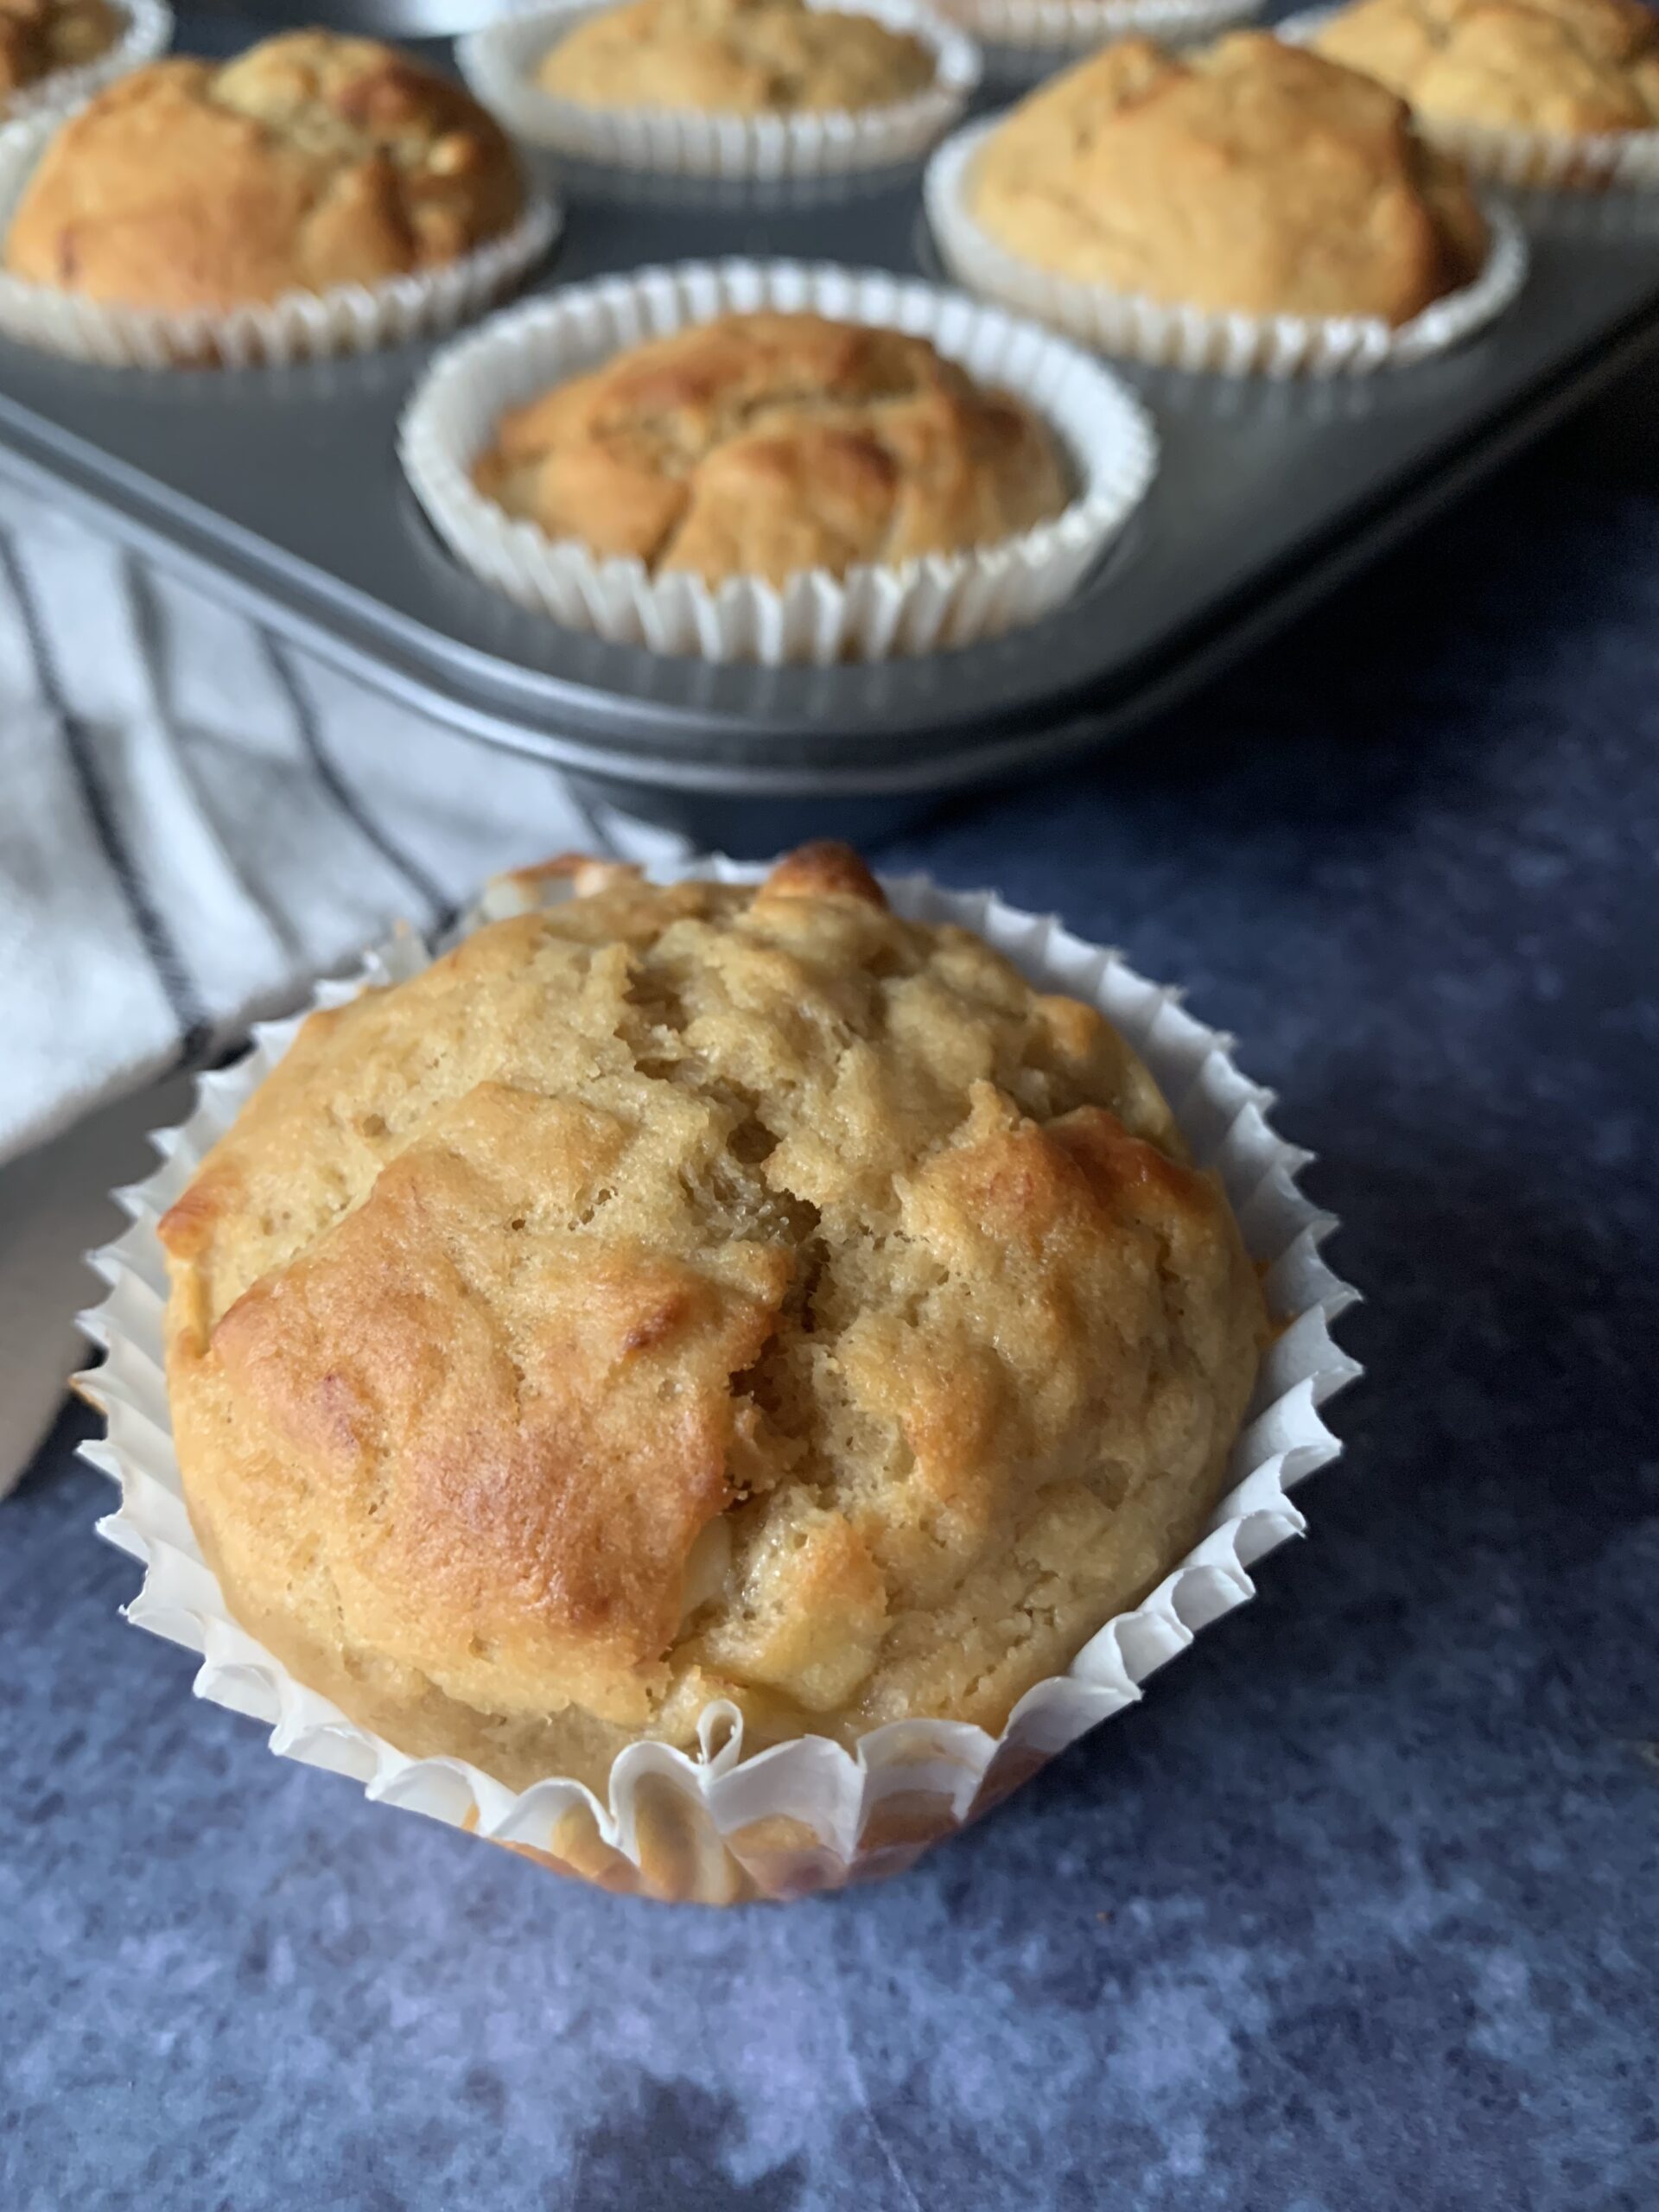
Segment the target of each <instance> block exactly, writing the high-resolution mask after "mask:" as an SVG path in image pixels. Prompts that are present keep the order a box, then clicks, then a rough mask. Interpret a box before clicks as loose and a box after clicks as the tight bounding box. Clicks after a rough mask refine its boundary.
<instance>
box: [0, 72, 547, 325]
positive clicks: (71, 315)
mask: <svg viewBox="0 0 1659 2212" xmlns="http://www.w3.org/2000/svg"><path fill="white" fill-rule="evenodd" d="M70 112H71V111H70V110H67V109H62V110H54V111H50V112H48V113H44V114H41V115H34V116H30V117H29V118H26V119H25V120H23V121H22V122H19V123H11V124H7V125H6V126H5V128H4V129H3V130H0V238H3V237H4V236H5V235H6V233H7V232H9V231H10V228H11V221H12V217H13V216H14V214H15V213H16V210H17V205H18V202H19V200H21V198H22V194H23V190H24V188H25V187H26V186H27V184H28V182H29V177H30V176H31V175H33V173H34V170H35V164H36V163H37V162H39V160H40V158H41V155H42V154H43V153H44V152H45V151H46V148H47V144H48V141H49V140H50V139H51V137H52V136H53V134H54V131H56V130H59V129H60V127H61V126H62V124H64V123H65V122H66V121H67V119H68V116H69V114H70ZM561 220H562V217H561V213H560V210H559V208H558V207H557V205H556V202H555V201H554V200H552V198H551V197H550V195H549V194H547V193H545V192H544V191H542V190H540V189H539V188H537V187H535V186H533V185H532V184H531V183H530V182H529V181H528V180H526V185H525V201H524V213H522V214H521V215H520V216H519V218H518V221H517V222H516V223H514V224H513V226H512V228H511V229H510V230H507V231H504V232H502V233H501V235H500V237H499V238H491V239H490V240H488V241H487V242H486V244H485V245H480V246H478V247H475V248H474V251H472V252H470V253H465V254H462V255H461V256H460V257H458V258H457V259H455V260H454V261H452V262H449V263H447V264H445V265H444V266H443V267H442V268H441V269H433V270H427V271H426V272H424V273H423V274H422V275H420V276H410V277H389V278H387V280H386V281H385V283H380V284H341V285H339V286H336V287H335V288H334V289H332V290H330V291H327V292H289V293H286V294H284V296H283V297H282V298H281V299H278V300H272V301H270V302H267V303H265V304H264V305H260V306H249V307H238V308H232V309H231V310H230V311H229V312H228V313H223V312H219V311H216V310H214V309H211V308H193V309H191V310H190V311H188V313H177V314H175V313H170V312H167V311H164V310H162V309H158V308H136V307H121V306H116V305H113V304H106V303H104V302H99V301H95V300H88V299H83V298H81V297H79V296H78V295H76V294H75V293H73V292H60V291H56V290H54V289H52V287H51V286H49V285H46V284H33V283H25V281H24V280H23V279H22V277H15V276H13V275H12V274H11V273H10V270H3V269H0V333H3V334H4V335H5V336H6V337H8V338H15V339H17V340H21V341H22V343H23V344H24V345H26V346H40V347H41V348H43V349H44V350H45V351H46V352H48V353H62V354H66V355H67V356H68V357H69V358H70V359H72V360H77V361H95V362H98V363H99V364H100V365H102V366H104V367H105V368H143V369H161V368H168V367H175V366H177V367H189V366H193V365H195V366H200V365H208V364H216V365H219V366H220V367H223V368H247V367H250V366H252V365H257V364H263V365H270V366H273V367H277V366H281V365H283V364H284V363H287V362H290V361H302V360H316V359H321V358H323V357H324V356H327V355H334V354H340V353H372V352H374V351H376V350H377V349H378V348H379V347H380V346H400V345H404V344H405V343H406V342H407V341H409V340H411V339H416V338H433V337H437V336H441V335H442V334H444V333H445V332H447V331H450V330H454V328H455V327H457V326H458V325H459V324H461V323H462V322H466V321H470V320H471V318H472V317H473V316H474V315H480V314H481V313H482V312H483V310H484V309H485V308H487V307H489V306H491V305H493V302H495V301H497V300H499V298H500V297H501V296H502V295H503V293H505V292H506V291H508V290H510V289H512V286H513V284H514V283H517V281H518V278H519V277H522V276H523V275H524V272H525V271H526V270H528V269H530V268H531V267H532V266H533V265H534V264H536V263H537V261H539V260H540V259H541V258H542V257H543V254H545V253H546V251H548V249H549V247H550V245H552V244H553V241H554V239H555V238H556V237H557V236H558V234H559V226H560V222H561Z"/></svg>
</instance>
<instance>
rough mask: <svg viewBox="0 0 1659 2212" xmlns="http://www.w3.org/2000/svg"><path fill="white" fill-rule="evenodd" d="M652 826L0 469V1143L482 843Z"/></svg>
mask: <svg viewBox="0 0 1659 2212" xmlns="http://www.w3.org/2000/svg"><path fill="white" fill-rule="evenodd" d="M673 842H674V841H673V840H672V839H671V838H668V837H666V836H664V833H661V832H657V831H652V830H649V829H645V828H643V827H642V826H641V825H639V824H638V823H631V822H629V821H627V820H626V818H624V817H619V816H617V815H614V814H613V813H611V812H610V811H609V810H596V809H594V808H593V807H592V806H589V805H585V804H581V803H579V802H578V800H577V798H575V796H574V795H573V794H572V792H571V791H570V790H569V786H568V785H567V784H566V783H565V782H564V780H563V778H562V777H561V776H559V775H558V774H557V773H556V772H555V771H554V770H552V769H550V768H546V767H543V766H539V765H538V764H537V763H536V762H534V761H530V760H521V759H519V758H518V757H517V756H515V755H513V754H511V753H501V752H495V751H490V750H486V749H485V748H484V747H480V745H479V744H478V743H477V742H476V741H474V740H470V739H467V738H464V737H462V736H460V735H459V734H456V733H454V732H453V731H450V730H447V729H445V728H441V727H440V726H438V725H436V724H435V723H432V722H429V721H423V719H421V718H420V717H419V716H417V715H413V714H411V713H410V711H409V710H408V709H405V708H403V707H399V706H397V705H394V704H392V703H391V702H389V701H387V700H385V699H383V698H381V697H379V696H377V695H376V694H375V693H373V692H372V691H370V690H365V688H364V687H363V686H362V685H361V684H360V683H356V682H354V681H353V679H351V678H350V677H345V676H343V675H340V674H339V673H338V672H336V671H334V670H332V669H330V668H328V667H327V666H325V665H324V664H322V663H321V662H319V661H317V660H315V659H314V658H309V657H308V656H307V655H305V654H304V653H302V652H299V651H296V650H294V649H291V648H290V647H289V646H288V645H284V644H282V643H281V642H279V641H278V640H277V639H275V638H273V637H272V636H270V634H269V633H267V632H264V631H262V630H261V629H260V628H258V627H257V626H256V625H255V624H253V623H252V622H251V621H249V620H246V619H245V617H244V616H241V615H239V614H236V613H231V612H229V611H227V610H226V608H224V607H219V606H216V605H215V604H214V603H213V601H212V600H211V599H209V598H207V596H205V595H204V594H201V593H200V591H198V590H196V589H194V588H190V587H188V586H186V585H184V584H182V583H181V582H177V581H176V580H175V579H173V578H170V577H168V576H167V575H163V574H162V573H161V572H160V571H159V570H157V569H153V568H151V567H149V566H148V565H147V564H145V563H143V562H141V561H139V560H137V559H136V558H135V557H134V556H131V555H130V554H127V553H125V552H124V551H123V550H120V549H119V548H118V546H116V545H115V544H114V543H112V542H111V541H110V540H108V539H106V538H105V537H101V536H99V534H97V533H96V532H95V531H92V530H90V529H88V528H87V527H86V525H85V524H81V523H79V522H78V521H75V520H73V519H72V518H69V517H67V516H65V515H62V514H60V513H57V512H54V511H53V510H52V508H51V507H50V506H49V505H46V504H45V503H44V502H43V501H42V500H41V499H38V498H36V497H35V496H33V495H31V494H28V493H22V492H20V491H18V490H16V489H14V488H12V487H10V486H6V485H5V484H3V483H0V1161H4V1160H8V1159H10V1158H11V1157H13V1156H14V1155H16V1154H18V1153H20V1152H22V1151H23V1150H24V1149H26V1148H27V1147H30V1146H33V1145H35V1144H38V1143H40V1142H41V1141H43V1140H45V1139H46V1138H48V1137H49V1136H51V1135H54V1133H56V1132H57V1131H59V1130H61V1129H63V1128H67V1126H68V1125H69V1123H70V1122H73V1121H74V1120H75V1119H76V1118H77V1117H78V1116H80V1115H82V1114H84V1113H86V1112H87V1111H88V1110H90V1109H92V1107H94V1106H97V1105H99V1104H101V1103H105V1102H106V1101H108V1100H110V1099H111V1098H113V1097H116V1096H119V1095H120V1094H121V1093H122V1092H124V1091H127V1090H135V1089H137V1087H138V1086H140V1085H141V1084H147V1083H149V1082H150V1081H152V1080H154V1079H155V1078H156V1077H158V1076H160V1075H162V1074H163V1073H165V1072H166V1071H168V1070H170V1069H174V1068H176V1067H179V1066H181V1065H192V1064H194V1063H196V1062H200V1061H202V1060H206V1059H209V1058H213V1057H214V1056H215V1055H216V1054H218V1053H220V1052H223V1051H225V1050H226V1048H228V1047H229V1046H232V1044H233V1043H234V1042H235V1040H236V1039H238V1037H239V1036H240V1035H241V1033H243V1031H244V1030H245V1028H246V1027H247V1025H248V1023H249V1021H250V1020H252V1019H255V1018H257V1016H259V1015H261V1014H269V1013H274V1012H277V1011H280V1010H281V1009H283V1008H284V1007H289V1006H292V1005H294V1004H296V1002H297V1001H299V1000H300V999H301V998H302V996H303V995H304V994H305V992H306V990H307V988H308V985H309V983H310V982H311V980H312V979H313V978H314V977H315V976H318V975H320V974H323V973H326V972H327V971H328V970H330V969H336V968H339V967H340V966H341V965H342V964H343V963H347V962H349V960H350V959H351V957H353V954H354V953H356V952H357V951H358V950H359V949H360V948H361V947H362V946H364V945H365V944H368V943H370V942H372V940H373V939H374V938H378V937H379V936H381V935H383V934H384V933H385V931H386V929H387V927H388V926H389V925H391V923H393V922H394V921H396V920H397V919H398V918H407V919H409V920H410V921H412V922H414V923H415V924H416V925H417V926H420V927H423V928H427V929H430V928H432V927H435V926H436V925H439V924H440V923H442V921H443V920H445V919H446V918H448V916H449V915H450V914H452V913H453V912H454V910H455V908H456V907H457V906H460V905H461V903H462V902H463V901H465V900H466V899H467V898H468V897H470V895H471V894H472V893H473V892H474V890H475V889H476V888H477V887H478V885H479V883H480V881H481V880H482V879H483V878H484V877H485V876H486V875H488V874H491V873H493V871H494V870H496V869H499V868H511V867H515V866H518V865H520V864H522V863H523V862H524V861H532V860H537V859H540V858H542V857H543V856H545V855H548V854H550V853H555V852H559V851H564V850H571V849H588V850H593V849H598V850H601V851H607V852H621V853H626V854H627V855H630V856H632V857H647V856H649V855H651V854H652V853H653V852H657V851H659V850H663V849H668V848H671V846H672V844H673Z"/></svg>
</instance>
